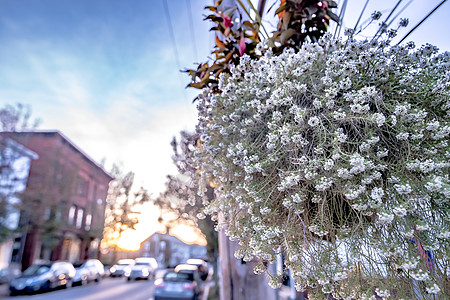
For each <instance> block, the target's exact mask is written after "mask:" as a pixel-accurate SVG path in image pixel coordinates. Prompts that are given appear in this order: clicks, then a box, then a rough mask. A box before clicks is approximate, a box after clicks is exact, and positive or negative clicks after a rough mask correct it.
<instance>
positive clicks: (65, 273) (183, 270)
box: [0, 257, 212, 300]
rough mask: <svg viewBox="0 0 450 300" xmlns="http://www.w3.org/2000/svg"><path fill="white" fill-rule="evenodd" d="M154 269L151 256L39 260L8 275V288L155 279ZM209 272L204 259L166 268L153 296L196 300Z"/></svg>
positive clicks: (24, 290) (18, 289)
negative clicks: (111, 260)
mask: <svg viewBox="0 0 450 300" xmlns="http://www.w3.org/2000/svg"><path fill="white" fill-rule="evenodd" d="M157 270H158V263H157V262H156V260H155V259H154V258H151V257H141V258H136V259H121V260H119V261H118V262H117V263H116V264H115V265H113V266H112V267H110V268H108V267H105V266H104V265H103V264H102V263H101V262H100V261H99V260H97V259H89V260H87V261H85V262H83V263H74V264H72V263H70V262H66V261H55V262H41V263H36V264H34V265H32V266H31V267H29V268H28V269H26V270H25V271H24V272H22V273H21V274H20V271H19V273H14V274H13V276H12V277H11V278H9V291H10V294H11V295H15V294H25V293H35V292H39V291H47V290H53V289H56V288H69V287H72V286H74V285H85V284H88V283H89V282H99V281H100V280H101V279H102V278H103V277H105V276H111V277H125V278H126V279H127V280H128V281H131V280H138V279H146V280H149V279H155V275H156V271H157ZM211 272H212V270H210V268H209V267H208V264H207V263H206V262H205V261H204V260H202V259H189V260H188V261H187V262H186V263H185V264H180V265H178V266H176V268H174V269H170V270H168V271H167V272H166V273H165V274H164V276H163V277H162V278H159V279H157V280H155V295H154V296H155V297H154V299H155V300H163V299H169V298H170V299H172V298H176V299H194V300H195V299H198V297H199V295H200V294H201V292H202V289H203V281H205V280H206V279H207V278H208V276H209V274H210V273H211ZM0 273H1V272H0ZM0 277H1V276H0Z"/></svg>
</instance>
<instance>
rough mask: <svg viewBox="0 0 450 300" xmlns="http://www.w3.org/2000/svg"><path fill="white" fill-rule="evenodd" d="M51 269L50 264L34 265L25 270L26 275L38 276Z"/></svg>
mask: <svg viewBox="0 0 450 300" xmlns="http://www.w3.org/2000/svg"><path fill="white" fill-rule="evenodd" d="M49 270H50V265H34V266H31V267H29V268H28V269H26V270H25V271H24V272H23V275H25V276H37V275H41V274H44V273H45V272H48V271H49Z"/></svg>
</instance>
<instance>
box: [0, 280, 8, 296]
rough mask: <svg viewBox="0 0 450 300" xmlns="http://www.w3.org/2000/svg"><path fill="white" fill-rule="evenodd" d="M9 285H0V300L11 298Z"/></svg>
mask: <svg viewBox="0 0 450 300" xmlns="http://www.w3.org/2000/svg"><path fill="white" fill-rule="evenodd" d="M8 288H9V285H8V284H5V283H4V284H0V299H1V298H3V297H8V296H9V289H8Z"/></svg>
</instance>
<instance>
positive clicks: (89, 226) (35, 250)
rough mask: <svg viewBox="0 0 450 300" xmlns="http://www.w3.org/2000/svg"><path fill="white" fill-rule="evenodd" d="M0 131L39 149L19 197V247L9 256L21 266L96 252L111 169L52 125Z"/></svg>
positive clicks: (87, 256) (95, 255)
mask: <svg viewBox="0 0 450 300" xmlns="http://www.w3.org/2000/svg"><path fill="white" fill-rule="evenodd" d="M0 135H3V136H7V137H9V138H11V139H13V140H15V141H16V142H18V143H20V144H22V145H23V146H25V147H26V148H28V149H30V150H32V151H34V152H35V153H37V154H38V155H39V159H37V160H34V161H32V162H31V168H30V174H29V177H28V181H27V185H26V190H25V193H24V194H23V196H22V199H21V200H22V203H23V207H22V214H21V218H20V226H21V228H23V232H24V234H23V235H22V237H21V238H18V239H17V240H16V243H20V244H21V248H22V251H18V252H17V253H13V255H12V261H17V262H21V263H22V268H26V267H28V266H30V265H31V264H32V263H33V262H35V261H36V260H40V259H43V260H60V259H63V260H69V261H72V262H74V261H80V260H84V259H87V258H91V257H97V255H98V249H99V245H100V240H101V238H102V233H103V226H104V215H105V206H106V204H105V199H106V196H107V192H108V186H109V182H110V181H111V180H112V179H113V178H112V177H111V175H109V174H108V173H107V172H106V171H105V170H104V169H103V168H102V167H101V166H100V165H98V164H97V163H96V162H94V161H93V160H92V159H91V158H90V157H89V156H87V154H85V153H84V152H83V151H81V150H80V149H79V148H78V147H77V146H75V145H74V144H73V143H72V142H71V141H70V140H69V139H68V138H67V137H65V136H64V135H63V134H62V133H60V132H58V131H33V132H13V133H0Z"/></svg>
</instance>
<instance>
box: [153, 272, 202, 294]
mask: <svg viewBox="0 0 450 300" xmlns="http://www.w3.org/2000/svg"><path fill="white" fill-rule="evenodd" d="M199 295H200V287H199V283H198V280H196V279H195V273H189V272H186V273H185V272H172V271H169V272H167V273H166V274H165V275H164V277H163V278H161V279H157V280H156V281H155V292H154V299H155V300H169V299H170V300H174V299H177V300H196V299H199Z"/></svg>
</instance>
